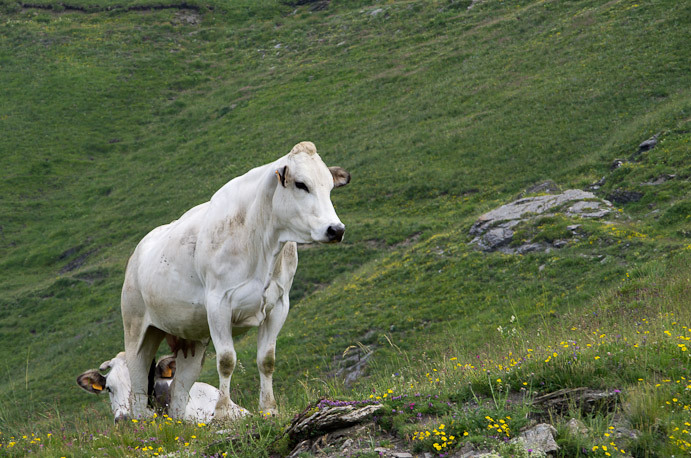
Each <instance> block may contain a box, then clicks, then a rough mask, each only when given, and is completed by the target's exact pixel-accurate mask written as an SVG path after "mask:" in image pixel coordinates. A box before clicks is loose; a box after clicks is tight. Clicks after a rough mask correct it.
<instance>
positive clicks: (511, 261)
mask: <svg viewBox="0 0 691 458" xmlns="http://www.w3.org/2000/svg"><path fill="white" fill-rule="evenodd" d="M468 4H469V2H456V3H454V2H414V1H405V2H389V3H387V4H385V5H378V4H375V3H369V2H344V3H340V2H333V4H330V5H329V6H328V8H326V9H325V10H322V11H312V10H311V9H310V8H309V6H302V7H298V8H297V9H294V8H288V7H286V5H284V4H282V3H281V4H279V3H278V2H275V3H274V2H264V3H260V5H259V6H253V3H248V4H247V5H242V6H241V9H242V11H241V13H242V14H240V13H238V11H237V10H233V11H223V10H222V9H221V8H219V7H217V5H215V4H211V3H210V4H208V5H206V6H209V7H214V9H213V11H208V10H204V9H202V10H199V11H197V10H185V11H183V12H182V13H181V12H180V11H178V10H176V9H161V10H146V11H116V12H106V11H102V12H99V13H93V14H84V13H80V12H73V11H69V10H68V11H67V12H65V13H61V14H56V13H54V12H50V11H43V10H37V9H17V8H14V7H12V8H10V7H9V6H8V5H9V3H3V5H4V6H5V8H7V9H8V10H9V11H10V13H9V15H8V19H7V20H5V21H4V22H3V23H1V24H0V42H1V43H2V44H3V46H2V47H0V66H1V67H2V72H0V85H1V86H2V87H3V88H4V91H3V93H2V95H0V97H2V104H1V107H2V108H0V120H1V122H2V124H1V126H2V127H1V128H2V135H0V150H2V164H1V165H0V167H1V168H2V170H3V180H2V185H1V188H0V195H2V196H3V198H2V201H1V203H0V205H1V207H0V215H1V216H0V218H1V220H2V223H1V225H2V232H1V234H2V247H1V248H0V257H1V260H0V270H1V271H2V272H3V275H2V278H1V279H0V289H1V290H2V293H1V296H0V301H1V302H2V307H1V308H0V329H1V331H0V345H1V346H2V348H3V349H5V350H4V351H3V355H4V357H3V365H2V367H0V380H2V381H3V382H2V384H0V393H2V395H1V397H2V399H7V400H8V404H9V405H11V406H13V407H12V408H9V407H8V408H6V411H8V412H19V411H22V412H23V414H25V415H26V416H27V417H31V416H32V415H37V414H39V413H41V412H42V411H43V410H44V409H45V403H47V404H49V405H53V404H57V405H58V406H59V407H58V408H59V410H60V411H61V412H62V413H63V415H69V414H70V413H72V412H74V411H76V410H77V409H79V408H80V407H81V406H85V405H89V406H90V405H93V402H92V400H91V399H85V397H84V396H83V393H80V392H79V391H78V389H77V388H76V386H74V382H73V378H74V376H75V375H76V374H78V373H79V372H81V371H82V370H84V369H86V368H89V367H96V366H97V365H98V364H100V362H101V361H103V360H104V359H107V358H110V357H111V356H112V355H113V354H115V353H116V352H117V351H119V350H120V349H121V346H122V343H121V341H122V337H121V336H122V330H121V324H120V317H119V305H118V297H119V288H120V285H121V282H122V274H123V270H124V265H125V262H126V259H127V257H128V256H129V254H130V253H131V251H132V249H133V248H134V246H135V245H136V243H137V241H138V240H139V239H140V238H141V237H142V236H143V235H144V234H146V232H148V231H149V230H150V229H151V228H153V227H155V226H157V225H160V224H164V223H166V222H169V221H170V220H172V219H175V218H177V217H178V216H179V215H180V214H182V213H183V212H184V211H185V210H186V209H187V208H189V207H191V206H193V205H195V204H197V203H199V202H202V201H204V200H206V199H208V198H209V196H210V195H211V194H212V193H213V191H214V190H216V189H217V188H218V187H220V186H221V185H222V184H223V183H225V182H226V181H227V180H229V179H230V178H232V177H233V176H236V175H238V174H241V173H244V171H246V170H247V169H249V168H251V167H253V166H255V165H257V164H260V163H264V162H267V161H269V160H272V159H274V158H276V157H278V156H280V155H282V154H285V152H286V151H287V150H288V149H289V148H290V147H291V146H292V145H293V144H294V143H296V142H297V141H300V140H305V139H309V140H312V141H314V142H315V143H316V145H317V148H318V149H319V151H320V152H321V153H322V156H323V157H324V158H325V160H326V161H327V162H328V163H329V164H338V165H341V166H343V167H345V168H347V169H348V170H350V171H351V173H352V174H353V182H352V184H351V185H350V186H349V187H347V188H344V189H343V190H339V191H338V192H334V195H333V199H334V202H335V204H336V207H337V210H338V212H339V215H340V216H341V218H342V219H343V221H344V222H345V223H346V225H347V226H348V233H347V238H346V242H345V243H344V244H342V245H341V246H329V247H307V248H305V249H303V250H301V253H300V256H301V265H300V268H299V270H298V276H297V278H296V284H295V289H294V295H293V297H294V311H293V313H292V314H291V316H290V317H289V320H288V323H287V325H286V327H285V329H284V331H283V333H282V336H281V337H280V339H279V358H278V368H277V370H278V374H277V377H276V378H277V385H278V386H277V390H278V391H280V392H282V396H283V397H284V399H286V400H294V399H297V398H299V397H300V396H302V393H300V392H296V390H295V389H294V387H295V386H296V383H295V382H296V381H297V380H303V379H305V378H307V379H308V380H307V381H306V382H305V383H309V384H311V385H314V384H317V385H318V384H319V383H321V382H319V381H317V382H314V381H310V377H305V374H306V373H307V372H308V373H309V374H311V376H314V375H316V376H318V377H319V378H321V379H327V377H326V374H327V373H329V372H330V371H332V370H333V367H332V366H333V365H334V364H335V363H334V361H336V360H337V359H338V357H339V356H340V355H342V354H343V352H344V351H345V350H346V349H347V348H348V347H349V346H351V345H357V343H358V342H360V343H362V344H365V345H372V346H373V347H376V351H375V360H376V361H377V364H379V366H377V364H374V365H372V368H371V370H374V371H376V370H377V367H380V368H382V370H386V369H385V368H386V365H387V361H388V359H389V357H391V356H392V353H394V352H396V351H397V350H396V349H395V347H393V346H391V345H390V343H389V341H390V342H392V343H393V344H395V345H396V346H398V348H399V349H402V350H407V351H411V352H412V351H417V350H420V349H421V348H425V349H428V351H431V352H438V353H440V354H443V353H445V352H446V350H447V349H448V348H450V347H453V348H455V349H456V350H462V351H465V352H469V351H471V350H475V349H477V348H480V347H482V346H483V345H485V346H486V345H490V344H491V340H488V338H487V335H488V332H489V331H491V330H494V329H495V328H496V327H497V325H498V324H497V323H501V322H506V321H507V320H509V319H510V317H511V315H520V316H521V319H525V320H526V321H527V322H534V323H540V322H544V320H545V319H547V317H549V316H551V315H556V314H560V313H563V312H565V311H568V310H573V309H577V308H579V307H581V306H583V305H584V304H586V303H588V301H590V300H592V298H593V297H596V296H597V295H598V293H599V291H601V289H602V288H605V287H607V286H611V285H613V284H616V283H617V282H621V281H622V278H626V274H633V275H636V272H646V271H647V270H651V269H656V268H658V267H659V266H660V265H663V264H664V263H665V262H666V257H667V256H668V255H670V253H672V254H673V255H674V256H682V257H683V256H686V257H688V253H689V252H688V248H684V247H688V236H689V233H688V214H689V205H690V204H689V194H690V193H689V184H688V183H689V176H690V174H691V171H690V169H689V164H690V163H691V161H690V160H689V159H690V158H689V146H688V145H689V143H688V142H689V139H690V137H689V119H690V118H689V111H690V109H691V93H690V92H689V84H688V83H689V76H688V61H689V57H691V56H690V55H689V50H688V46H686V43H687V42H688V38H689V37H688V27H687V25H688V24H689V23H690V22H691V18H690V17H689V11H688V8H684V6H683V4H682V2H674V1H671V0H670V1H662V0H660V1H653V2H647V3H645V4H636V3H634V2H625V1H613V2H601V1H585V2H556V1H530V2H525V3H524V4H515V3H512V2H501V1H492V0H487V1H485V2H480V3H478V4H476V5H475V6H474V7H473V8H472V9H470V10H467V9H466V6H467V5H468ZM10 6H11V5H10ZM185 15H192V16H193V17H194V18H195V19H194V20H193V21H188V20H186V19H185V17H187V16H185ZM657 132H662V134H661V135H660V142H659V145H658V147H656V148H655V149H653V150H651V151H650V152H647V153H644V154H643V155H641V156H638V157H635V158H634V159H632V161H630V162H627V163H626V164H624V166H622V167H620V168H618V169H616V170H614V171H610V165H611V163H612V160H614V159H615V158H628V157H629V156H631V155H633V154H634V153H635V152H636V150H637V146H638V144H639V143H640V142H641V141H643V140H645V139H647V138H649V137H650V136H651V135H653V134H655V133H657ZM662 175H674V179H672V180H668V181H665V182H664V183H661V184H659V185H655V186H648V185H644V183H645V182H648V181H654V180H656V179H657V178H658V177H660V176H662ZM603 176H606V177H607V179H606V181H605V183H604V185H603V186H602V187H601V188H600V190H599V191H598V192H599V193H600V194H601V196H602V197H608V196H609V195H610V194H611V193H613V192H615V191H617V190H624V191H636V192H639V193H641V196H639V199H638V200H637V201H636V202H630V203H624V202H623V201H622V202H621V203H618V204H617V205H618V206H619V208H621V210H622V211H621V214H622V216H621V218H620V219H618V220H615V221H614V224H613V225H607V224H606V223H604V222H602V223H597V224H595V223H594V224H592V225H589V226H587V228H586V229H587V231H588V232H587V237H586V238H584V239H583V240H582V241H581V242H580V243H579V244H573V245H571V246H568V247H567V248H565V249H563V250H561V251H559V252H552V253H538V254H531V255H526V256H523V257H516V256H506V255H500V254H485V253H481V252H476V251H475V250H474V249H472V248H470V247H468V246H467V245H466V244H467V242H468V241H469V240H470V238H469V236H468V229H469V228H470V226H471V225H472V223H473V222H474V221H475V219H476V218H477V217H478V216H479V215H480V214H482V213H484V212H485V211H487V210H490V209H491V208H494V207H496V206H498V205H500V204H503V203H506V202H507V201H509V200H510V199H511V198H513V197H515V196H516V195H517V194H518V193H519V192H520V191H522V190H523V189H525V188H526V187H528V186H529V185H531V184H533V183H535V182H539V181H543V180H545V179H548V178H549V179H552V180H554V181H555V182H557V183H559V184H560V185H561V186H563V187H581V188H582V187H585V186H587V185H589V184H591V183H594V182H596V181H598V180H599V179H600V178H602V177H603ZM573 223H574V221H572V220H570V219H568V218H562V219H556V220H553V221H544V222H542V224H540V226H542V228H538V227H534V228H533V227H526V228H525V234H526V237H528V236H530V237H537V233H540V232H544V227H545V226H547V227H548V228H552V229H553V230H554V231H556V232H559V231H562V230H563V229H564V228H565V227H566V226H567V225H569V224H573ZM641 235H643V236H641ZM674 253H676V254H674ZM597 256H607V257H608V259H609V260H610V261H609V262H606V263H601V262H600V261H601V260H602V258H597ZM543 266H544V267H543ZM253 340H254V337H253V335H250V336H248V337H246V338H245V339H243V341H242V342H241V353H240V359H241V362H243V363H244V364H245V366H246V368H247V372H246V373H245V374H243V373H240V374H238V375H237V377H235V379H236V381H235V383H237V384H238V385H236V387H237V388H236V389H237V391H238V393H237V394H238V396H240V399H241V400H242V401H243V402H244V403H245V404H246V405H248V406H251V405H254V404H255V403H256V387H257V375H256V370H254V369H253V365H254V363H253V360H254V356H253ZM212 367H213V359H212V358H210V359H209V360H208V361H207V366H206V369H205V372H204V377H205V379H206V380H211V381H213V380H214V374H213V369H212ZM101 410H102V411H103V410H105V409H104V408H102V409H101ZM2 420H3V421H7V420H8V419H7V418H2Z"/></svg>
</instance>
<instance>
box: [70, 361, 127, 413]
mask: <svg viewBox="0 0 691 458" xmlns="http://www.w3.org/2000/svg"><path fill="white" fill-rule="evenodd" d="M109 369H110V370H109ZM106 371H107V374H106V375H103V373H104V372H106ZM77 385H79V386H80V387H81V388H83V389H84V390H86V391H88V392H89V393H94V394H101V393H103V392H104V391H106V392H108V396H109V397H110V407H111V409H113V415H115V421H119V420H122V419H125V418H127V417H128V416H129V405H130V391H131V388H132V383H131V382H130V373H129V371H128V370H127V362H126V361H125V353H124V352H121V353H118V355H117V356H116V357H115V358H113V359H111V360H108V361H105V362H104V363H103V364H101V367H99V368H98V370H96V369H91V370H88V371H86V372H84V373H83V374H81V375H79V376H78V377H77Z"/></svg>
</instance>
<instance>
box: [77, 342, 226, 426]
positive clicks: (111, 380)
mask: <svg viewBox="0 0 691 458" xmlns="http://www.w3.org/2000/svg"><path fill="white" fill-rule="evenodd" d="M108 369H110V371H109V372H108V373H107V374H106V375H101V374H98V373H97V372H96V371H94V370H91V371H87V372H85V373H84V374H82V375H80V376H79V377H78V378H77V383H78V384H79V385H80V386H81V387H82V388H84V389H85V390H86V391H89V392H90V393H96V394H98V393H101V392H102V391H107V392H108V396H109V398H110V408H111V410H112V411H113V416H114V417H115V420H116V421H119V420H121V419H125V418H129V417H131V415H130V409H129V398H130V392H131V388H132V384H131V382H130V373H129V371H128V369H127V363H126V359H125V352H120V353H118V355H117V356H116V357H115V358H113V359H111V360H110V361H105V362H104V363H103V364H101V366H100V367H99V371H101V372H104V371H107V370H108ZM85 376H86V377H87V378H89V377H91V378H94V377H97V376H100V379H101V380H104V381H105V385H104V386H103V387H102V388H103V389H93V388H92V387H90V386H88V385H87V386H85V383H84V382H83V381H81V379H82V378H83V377H85ZM163 382H164V383H167V384H168V385H170V383H171V382H172V380H171V379H167V380H163ZM154 394H156V393H154ZM220 394H221V392H220V391H218V390H217V389H216V388H214V387H213V386H211V385H209V384H208V383H201V382H196V383H195V384H194V385H192V388H191V389H190V399H189V402H188V403H187V406H185V414H184V417H183V418H184V419H185V420H186V421H194V422H201V423H209V422H210V421H211V420H212V419H213V417H214V409H215V408H216V403H217V402H218V398H219V397H220Z"/></svg>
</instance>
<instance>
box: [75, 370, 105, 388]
mask: <svg viewBox="0 0 691 458" xmlns="http://www.w3.org/2000/svg"><path fill="white" fill-rule="evenodd" d="M77 385H79V386H80V387H81V388H82V389H84V390H86V391H88V392H89V393H94V394H99V393H101V392H103V390H105V389H106V378H105V377H104V376H103V375H101V374H100V373H99V372H98V371H97V370H96V369H91V370H88V371H86V372H84V373H83V374H80V375H79V376H78V377H77Z"/></svg>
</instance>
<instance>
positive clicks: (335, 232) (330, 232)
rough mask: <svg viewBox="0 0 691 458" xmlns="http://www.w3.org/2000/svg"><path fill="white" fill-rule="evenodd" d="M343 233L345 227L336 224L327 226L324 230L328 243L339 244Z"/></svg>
mask: <svg viewBox="0 0 691 458" xmlns="http://www.w3.org/2000/svg"><path fill="white" fill-rule="evenodd" d="M344 233H345V226H344V225H343V224H336V225H333V226H329V228H328V229H327V230H326V237H327V238H328V239H329V242H340V241H341V240H343V234H344Z"/></svg>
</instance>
